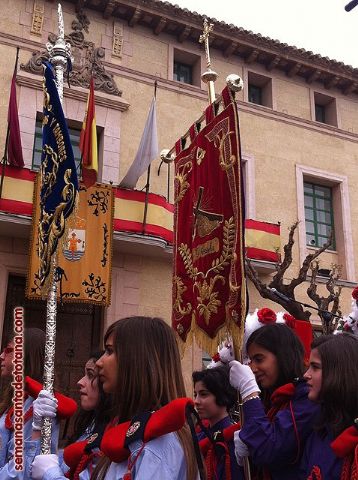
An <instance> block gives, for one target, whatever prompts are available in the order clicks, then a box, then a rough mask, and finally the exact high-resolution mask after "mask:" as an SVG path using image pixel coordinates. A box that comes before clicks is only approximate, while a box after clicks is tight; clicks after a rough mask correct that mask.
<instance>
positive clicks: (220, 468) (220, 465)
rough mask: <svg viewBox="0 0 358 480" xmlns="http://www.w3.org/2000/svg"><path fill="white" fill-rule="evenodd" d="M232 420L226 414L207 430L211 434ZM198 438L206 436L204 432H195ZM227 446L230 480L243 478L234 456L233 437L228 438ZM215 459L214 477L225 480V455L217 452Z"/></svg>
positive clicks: (242, 471) (241, 469)
mask: <svg viewBox="0 0 358 480" xmlns="http://www.w3.org/2000/svg"><path fill="white" fill-rule="evenodd" d="M232 424H233V422H232V421H231V419H230V417H229V416H227V417H225V418H223V419H222V420H220V422H218V423H216V424H215V425H213V426H212V427H208V430H209V432H210V433H211V434H214V433H215V432H217V431H218V430H224V428H227V427H230V425H232ZM197 437H198V440H199V441H200V440H203V439H204V438H206V435H205V433H204V432H199V433H198V434H197ZM227 445H228V448H229V454H230V468H231V478H232V480H244V478H245V477H244V469H243V468H242V467H240V466H239V465H238V463H237V461H236V457H235V445H234V439H232V440H230V441H229V442H227ZM216 460H217V468H216V477H215V478H217V480H226V477H225V455H224V452H221V451H220V453H219V452H218V454H217V456H216Z"/></svg>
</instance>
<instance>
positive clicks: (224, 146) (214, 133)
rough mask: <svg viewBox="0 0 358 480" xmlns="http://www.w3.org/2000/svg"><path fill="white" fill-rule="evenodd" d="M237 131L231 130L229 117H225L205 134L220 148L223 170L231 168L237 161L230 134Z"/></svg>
mask: <svg viewBox="0 0 358 480" xmlns="http://www.w3.org/2000/svg"><path fill="white" fill-rule="evenodd" d="M234 133H235V132H233V131H229V119H228V118H224V119H223V120H221V121H220V122H219V123H217V124H216V125H215V126H214V128H213V129H212V130H211V131H210V132H209V133H208V134H207V135H205V136H206V138H207V139H208V140H209V141H210V142H214V145H215V147H216V148H218V149H219V164H220V166H221V168H222V169H223V170H225V171H226V170H229V169H230V168H231V167H232V166H233V165H234V164H235V162H236V156H235V155H233V154H232V147H231V139H230V135H232V134H234Z"/></svg>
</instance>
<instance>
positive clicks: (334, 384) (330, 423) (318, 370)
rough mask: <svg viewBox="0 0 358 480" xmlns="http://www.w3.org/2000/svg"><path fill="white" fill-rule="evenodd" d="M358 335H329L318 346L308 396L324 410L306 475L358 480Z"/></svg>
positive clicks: (304, 464)
mask: <svg viewBox="0 0 358 480" xmlns="http://www.w3.org/2000/svg"><path fill="white" fill-rule="evenodd" d="M357 365H358V337H357V336H355V335H352V334H349V333H342V334H338V335H324V336H321V337H319V338H317V339H315V340H314V341H313V343H312V351H311V357H310V366H309V368H308V370H307V372H306V373H305V375H304V376H305V379H306V381H307V385H308V388H309V393H308V398H309V399H310V400H312V401H313V402H316V403H317V404H320V406H321V415H320V417H319V420H318V421H317V422H316V425H315V430H314V432H313V433H312V434H311V436H310V437H309V439H308V441H307V443H306V447H305V451H304V454H303V459H302V477H301V478H304V479H307V478H309V479H311V480H321V479H322V480H355V479H357V478H358V369H357Z"/></svg>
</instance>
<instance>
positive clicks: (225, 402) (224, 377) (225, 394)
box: [192, 365, 244, 480]
mask: <svg viewBox="0 0 358 480" xmlns="http://www.w3.org/2000/svg"><path fill="white" fill-rule="evenodd" d="M192 377H193V383H194V404H195V408H196V411H197V412H198V414H199V417H200V419H201V420H206V421H207V422H208V433H209V435H210V439H211V440H213V441H214V443H212V442H211V441H209V439H208V438H207V436H206V433H205V431H200V432H199V433H198V439H199V440H204V439H205V442H200V443H201V446H202V453H203V456H204V458H205V463H206V471H207V480H211V479H215V480H230V479H233V480H234V479H235V480H240V479H242V480H243V479H244V476H243V469H242V467H240V466H239V465H238V463H237V460H236V457H235V445H234V438H233V436H234V427H235V422H233V420H232V419H231V417H230V411H231V410H233V409H234V407H235V405H236V403H237V400H238V397H237V391H236V389H235V388H233V387H232V386H231V385H230V382H229V366H228V365H222V366H219V367H215V368H208V369H206V370H202V371H197V372H193V374H192ZM238 428H239V426H238ZM226 429H229V430H226ZM224 430H226V432H227V433H228V432H229V431H230V439H226V438H224V435H223V432H224ZM225 436H226V437H227V435H225ZM206 447H207V448H206ZM228 460H229V461H228Z"/></svg>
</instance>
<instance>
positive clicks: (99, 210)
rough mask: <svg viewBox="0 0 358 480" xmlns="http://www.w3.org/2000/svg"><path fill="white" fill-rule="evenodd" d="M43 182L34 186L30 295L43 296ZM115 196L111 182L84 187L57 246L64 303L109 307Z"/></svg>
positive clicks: (31, 297)
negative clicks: (41, 251)
mask: <svg viewBox="0 0 358 480" xmlns="http://www.w3.org/2000/svg"><path fill="white" fill-rule="evenodd" d="M39 185H40V182H39V179H38V177H37V179H36V181H35V187H34V211H33V214H32V225H33V226H32V235H31V248H30V262H29V269H28V275H27V284H26V297H27V298H29V299H37V300H41V299H43V295H42V290H41V285H40V279H39V266H40V262H39V254H38V243H39V242H38V232H39V229H38V225H39V219H40V202H39V193H40V186H39ZM113 212H114V197H113V191H112V187H111V186H110V185H99V184H97V185H93V186H92V187H89V188H86V187H85V186H83V185H81V186H80V192H79V206H78V209H77V212H76V213H75V216H74V219H73V220H72V221H71V222H70V224H69V226H68V229H67V231H66V232H65V235H64V236H63V237H62V238H61V241H60V242H59V245H58V248H57V258H58V262H57V264H58V267H59V270H58V271H59V277H60V278H61V280H60V286H59V288H58V295H59V296H60V295H61V298H62V301H64V302H88V303H92V304H95V305H101V306H108V305H109V304H110V300H111V272H112V241H113Z"/></svg>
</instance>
